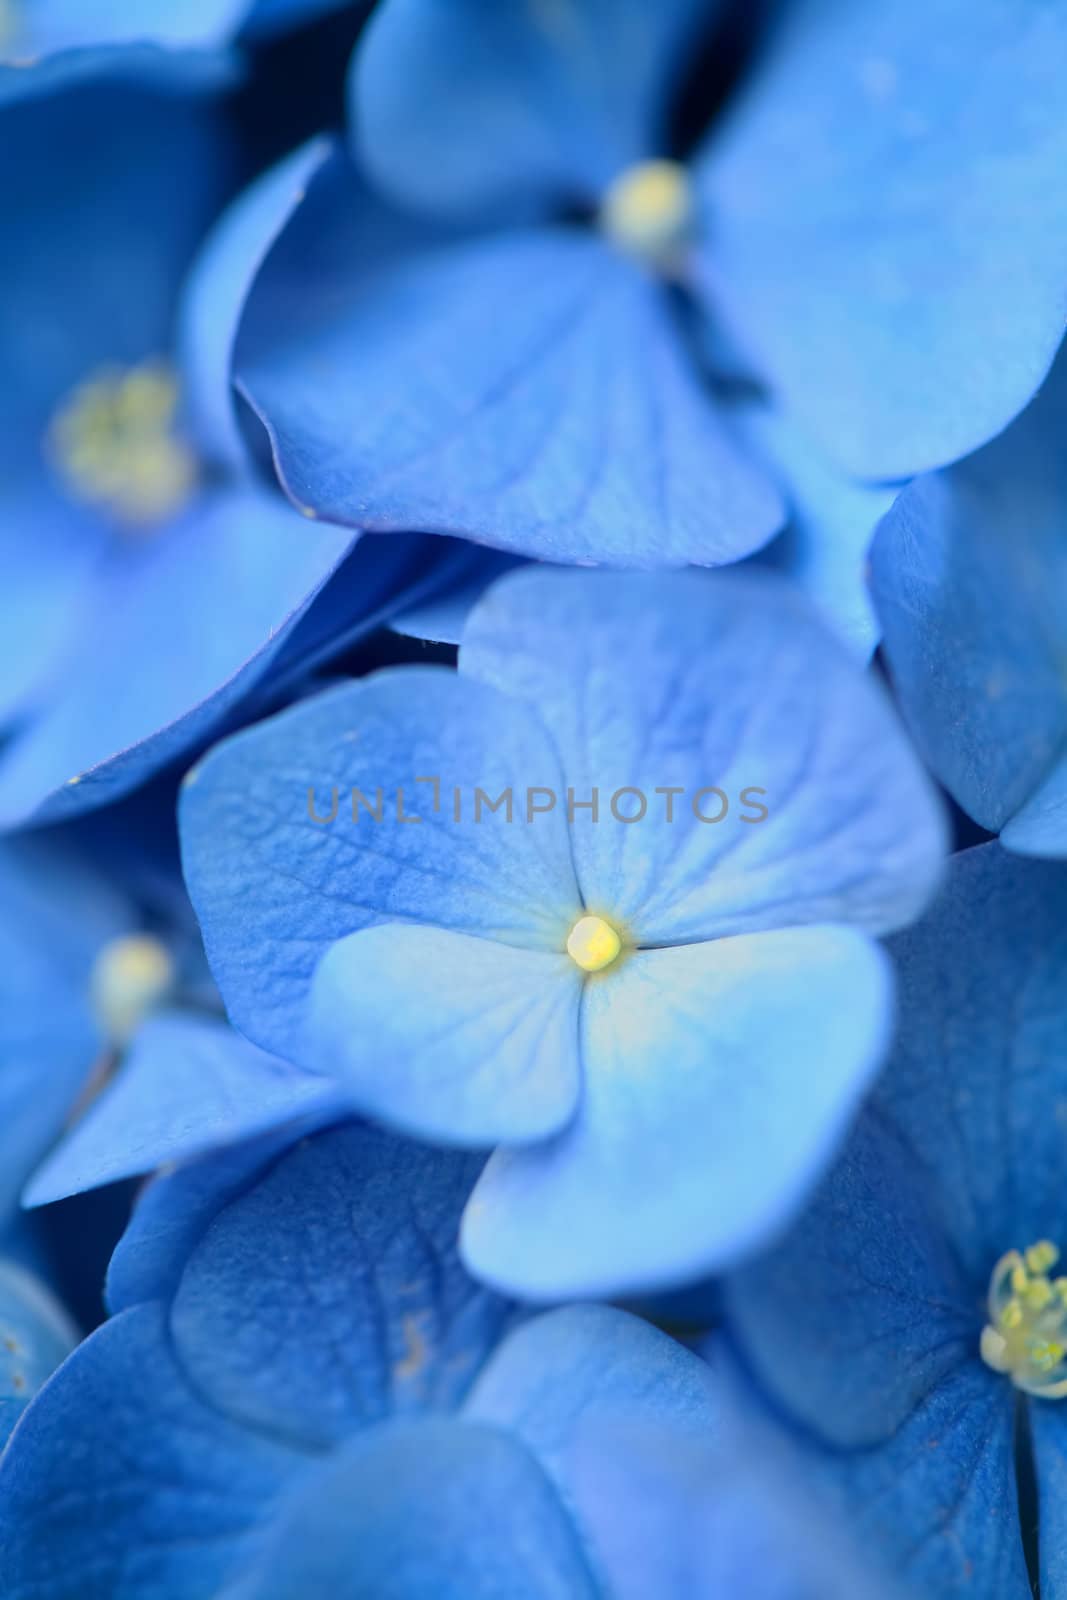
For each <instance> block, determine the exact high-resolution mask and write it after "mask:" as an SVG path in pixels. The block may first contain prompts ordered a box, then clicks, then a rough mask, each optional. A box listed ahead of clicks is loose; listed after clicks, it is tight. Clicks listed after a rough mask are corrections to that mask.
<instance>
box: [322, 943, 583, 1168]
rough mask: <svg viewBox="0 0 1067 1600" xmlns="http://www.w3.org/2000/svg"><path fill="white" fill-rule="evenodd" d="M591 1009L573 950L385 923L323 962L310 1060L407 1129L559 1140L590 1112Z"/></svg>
mask: <svg viewBox="0 0 1067 1600" xmlns="http://www.w3.org/2000/svg"><path fill="white" fill-rule="evenodd" d="M414 989H417V996H418V998H417V1003H414V1004H413V991H414ZM580 998H581V983H580V974H579V972H578V969H577V967H576V966H575V965H574V962H573V961H571V959H570V957H569V956H568V955H567V954H566V952H565V951H563V950H562V949H561V950H560V951H558V952H551V951H542V950H518V949H515V948H514V947H513V946H511V945H505V944H498V943H497V942H496V941H495V940H490V939H474V938H470V937H469V936H468V935H466V934H461V933H451V932H448V931H446V930H444V929H441V928H420V927H410V926H406V925H403V924H400V923H384V924H381V925H379V926H378V927H374V928H364V929H363V930H362V932H360V933H353V934H350V935H349V937H348V938H347V939H339V940H338V942H337V943H336V944H334V945H332V946H331V947H330V949H329V950H328V951H327V952H326V954H325V955H324V956H323V958H322V960H321V962H320V963H319V966H318V969H317V970H316V973H315V978H314V982H313V984H312V987H311V997H310V1005H309V1022H308V1047H307V1059H308V1060H309V1061H310V1062H312V1063H313V1064H314V1066H315V1069H316V1071H319V1072H324V1073H329V1074H330V1075H331V1076H332V1077H334V1078H335V1079H336V1080H337V1081H338V1083H339V1084H341V1085H342V1086H343V1087H344V1090H345V1092H346V1093H347V1094H348V1095H350V1096H351V1099H352V1101H353V1103H354V1104H355V1106H356V1107H357V1108H358V1109H359V1110H360V1111H362V1112H366V1113H367V1114H368V1115H370V1116H374V1117H376V1118H378V1119H379V1120H380V1121H382V1122H385V1123H388V1124H389V1125H390V1126H392V1127H394V1128H397V1129H398V1130H400V1131H401V1132H405V1133H410V1134H413V1135H415V1136H417V1137H419V1138H424V1139H441V1140H444V1141H445V1142H446V1143H449V1144H469V1145H475V1146H477V1145H482V1146H485V1145H490V1144H495V1143H497V1142H498V1141H501V1140H502V1141H504V1142H505V1143H524V1142H529V1141H530V1140H533V1139H540V1138H544V1137H545V1136H546V1135H548V1134H551V1133H556V1132H557V1131H558V1130H559V1129H560V1128H561V1127H563V1126H564V1124H565V1123H566V1122H567V1121H568V1120H569V1119H570V1116H571V1114H572V1113H573V1111H574V1107H575V1105H576V1103H577V1100H578V1091H579V1084H580V1077H581V1063H580V1061H579V1056H578V1007H579V1002H580Z"/></svg>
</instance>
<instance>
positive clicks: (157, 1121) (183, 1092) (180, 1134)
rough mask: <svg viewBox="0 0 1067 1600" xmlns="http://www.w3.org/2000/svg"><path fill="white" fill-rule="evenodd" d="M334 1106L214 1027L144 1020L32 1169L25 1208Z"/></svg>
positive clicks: (318, 1090)
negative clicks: (77, 1116) (116, 1064)
mask: <svg viewBox="0 0 1067 1600" xmlns="http://www.w3.org/2000/svg"><path fill="white" fill-rule="evenodd" d="M343 1109H344V1102H343V1100H342V1098H341V1097H340V1096H339V1095H338V1093H337V1091H336V1089H335V1088H334V1087H333V1085H331V1084H330V1083H328V1082H325V1081H324V1080H323V1079H321V1078H315V1077H312V1076H311V1075H310V1074H308V1073H306V1072H301V1071H300V1070H299V1069H298V1068H296V1067H292V1066H290V1065H289V1063H288V1062H286V1061H283V1060H282V1059H281V1058H280V1057H279V1056H271V1055H268V1054H267V1052H266V1051H265V1050H260V1049H257V1047H256V1046H255V1045H254V1044H249V1043H248V1041H247V1040H246V1039H242V1037H241V1035H240V1034H238V1033H234V1031H233V1029H232V1028H228V1027H227V1026H226V1024H225V1023H223V1022H216V1021H214V1020H210V1019H207V1018H199V1017H191V1016H183V1015H181V1014H178V1013H174V1014H173V1015H163V1016H156V1017H149V1018H148V1019H147V1020H146V1021H145V1022H144V1023H143V1024H142V1025H141V1027H140V1028H139V1029H138V1031H137V1034H136V1036H135V1038H134V1040H133V1042H132V1045H131V1047H130V1049H129V1050H128V1052H127V1053H126V1056H125V1059H124V1060H123V1063H122V1066H121V1068H120V1070H119V1073H118V1075H117V1077H115V1078H114V1079H113V1080H112V1082H111V1083H109V1084H108V1086H107V1088H106V1089H105V1090H104V1091H103V1093H102V1094H100V1095H99V1096H98V1097H97V1098H96V1099H94V1100H93V1102H92V1104H91V1105H90V1107H89V1109H88V1111H87V1112H86V1113H85V1115H84V1116H83V1117H82V1119H81V1121H80V1122H78V1123H77V1124H76V1125H75V1127H74V1129H73V1131H72V1132H71V1133H69V1134H68V1135H67V1137H66V1138H65V1139H64V1140H63V1142H62V1144H61V1145H60V1146H59V1148H58V1149H57V1150H54V1151H53V1152H52V1154H51V1155H50V1156H49V1158H48V1160H47V1161H46V1162H45V1163H44V1165H43V1166H42V1167H40V1168H39V1169H38V1171H37V1173H36V1174H35V1176H34V1179H33V1182H32V1183H31V1184H30V1185H29V1187H28V1188H27V1190H26V1194H25V1203H26V1204H27V1205H31V1206H38V1205H47V1204H49V1203H50V1202H51V1201H53V1200H59V1199H62V1198H63V1197H64V1196H65V1195H71V1194H77V1193H79V1191H81V1190H83V1189H94V1188H97V1187H99V1185H101V1184H104V1183H114V1182H116V1181H117V1180H118V1179H119V1178H133V1177H138V1176H140V1175H142V1174H144V1173H147V1172H151V1171H152V1170H153V1169H154V1168H156V1167H160V1166H163V1165H165V1164H166V1163H168V1162H171V1161H186V1160H188V1159H189V1158H190V1157H191V1156H194V1155H199V1154H201V1153H202V1152H203V1151H205V1150H211V1149H215V1148H217V1147H219V1146H222V1145H225V1144H229V1143H235V1142H237V1141H238V1140H239V1139H245V1138H248V1137H250V1136H251V1135H253V1134H257V1133H260V1132H262V1131H264V1130H265V1129H269V1128H274V1127H276V1126H277V1125H278V1124H280V1123H285V1122H287V1121H289V1120H291V1119H293V1118H297V1117H303V1116H308V1115H322V1114H325V1113H326V1112H327V1111H328V1110H333V1111H334V1112H335V1113H336V1112H341V1111H343Z"/></svg>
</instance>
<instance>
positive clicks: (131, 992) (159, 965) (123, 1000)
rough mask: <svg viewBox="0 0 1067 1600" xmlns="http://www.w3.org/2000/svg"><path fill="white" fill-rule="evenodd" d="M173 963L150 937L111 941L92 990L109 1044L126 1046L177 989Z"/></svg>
mask: <svg viewBox="0 0 1067 1600" xmlns="http://www.w3.org/2000/svg"><path fill="white" fill-rule="evenodd" d="M174 980H175V972H174V962H173V960H172V959H171V956H170V952H169V951H168V950H167V948H166V946H165V945H163V944H161V943H160V941H159V940H158V939H154V938H152V936H151V934H147V933H134V934H128V935H126V936H125V937H123V938H118V939H112V940H110V941H109V943H107V944H106V945H105V946H104V948H103V949H102V950H101V952H100V954H99V955H98V956H97V958H96V962H95V964H94V966H93V970H92V975H91V977H90V980H89V991H90V997H91V999H92V1005H93V1010H94V1012H95V1013H96V1017H97V1020H98V1021H99V1023H100V1025H101V1027H102V1028H103V1030H104V1032H105V1033H106V1035H107V1037H108V1040H109V1042H110V1043H112V1044H115V1045H124V1044H126V1043H127V1041H128V1040H129V1039H130V1037H131V1035H132V1034H133V1033H134V1032H135V1031H136V1029H137V1027H138V1026H139V1024H140V1023H141V1022H142V1021H143V1020H144V1018H145V1017H146V1016H147V1015H148V1013H149V1012H150V1011H152V1010H154V1009H155V1007H156V1006H158V1005H159V1004H160V1002H161V1001H162V1000H164V999H165V998H166V996H167V994H168V993H169V992H170V990H171V989H172V988H173V986H174Z"/></svg>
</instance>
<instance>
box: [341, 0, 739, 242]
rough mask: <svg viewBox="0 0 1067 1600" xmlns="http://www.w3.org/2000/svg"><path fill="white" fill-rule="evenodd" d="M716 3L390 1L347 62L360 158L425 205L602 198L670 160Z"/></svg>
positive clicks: (472, 206) (462, 207) (455, 207)
mask: <svg viewBox="0 0 1067 1600" xmlns="http://www.w3.org/2000/svg"><path fill="white" fill-rule="evenodd" d="M722 3H723V0H656V4H654V5H649V4H648V3H647V0H582V3H581V4H579V5H573V4H570V3H565V4H563V5H558V4H555V3H552V0H550V3H549V4H539V5H503V6H502V5H500V4H499V3H498V0H452V3H451V4H449V5H447V6H444V7H442V6H440V5H438V4H436V3H435V0H389V3H388V4H387V5H384V6H381V7H379V9H378V12H377V14H376V15H375V17H374V19H373V20H372V22H371V24H370V26H369V27H368V29H367V31H366V33H365V34H364V36H363V39H362V40H361V42H360V44H359V46H358V48H357V50H356V53H355V56H354V57H353V63H352V79H351V93H350V105H351V116H352V123H353V127H354V129H355V134H354V138H355V142H356V145H357V147H358V152H359V155H360V157H361V159H362V161H363V162H364V164H365V165H366V166H367V168H368V170H369V171H370V172H371V174H372V175H373V176H374V177H375V178H376V179H378V180H379V181H380V182H381V183H382V185H383V186H384V187H385V188H386V189H387V190H389V191H391V192H392V193H394V194H395V195H396V196H397V198H398V199H401V200H404V201H408V202H410V203H411V204H413V205H415V206H418V207H420V208H423V209H425V210H427V211H440V212H443V213H445V214H449V213H453V214H461V215H462V214H464V213H465V214H467V215H472V214H477V212H478V211H479V210H480V209H482V208H484V207H493V206H496V205H498V204H500V203H501V202H511V201H513V200H514V198H515V196H516V193H518V194H520V195H522V194H524V193H528V194H529V196H530V197H531V199H534V198H536V199H537V200H539V201H541V202H542V203H544V204H548V203H549V202H551V201H552V200H558V199H560V198H563V199H566V198H567V197H568V196H571V197H573V196H574V195H580V196H582V197H584V198H586V199H593V200H596V199H597V198H598V197H599V196H600V194H601V192H602V191H603V190H604V189H605V188H606V187H607V186H608V185H609V184H610V183H611V181H612V179H613V178H615V177H617V176H618V175H619V173H620V172H622V171H623V170H624V169H625V168H626V167H628V166H631V165H633V164H634V163H636V162H639V161H642V160H644V159H646V158H648V157H651V156H658V155H664V154H666V144H667V136H668V127H667V112H668V109H669V105H670V98H671V94H672V91H673V90H674V89H675V88H676V79H677V76H678V73H679V70H680V68H681V66H682V65H683V60H684V54H683V53H684V51H685V49H686V47H691V46H692V45H693V44H694V43H695V42H696V40H697V38H698V36H699V31H700V29H701V27H706V26H707V25H708V23H709V22H710V21H711V20H712V19H713V18H714V16H715V14H716V12H717V11H719V10H720V9H721V8H722Z"/></svg>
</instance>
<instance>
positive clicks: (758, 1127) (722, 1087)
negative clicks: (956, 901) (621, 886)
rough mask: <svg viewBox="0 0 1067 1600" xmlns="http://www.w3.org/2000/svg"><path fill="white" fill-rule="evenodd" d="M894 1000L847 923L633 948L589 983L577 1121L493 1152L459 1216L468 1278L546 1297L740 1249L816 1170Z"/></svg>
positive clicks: (625, 1282) (658, 1280) (689, 1266)
mask: <svg viewBox="0 0 1067 1600" xmlns="http://www.w3.org/2000/svg"><path fill="white" fill-rule="evenodd" d="M768 992H773V994H774V996H775V1004H774V1007H773V1009H771V1008H770V1007H768V1005H767V994H768ZM888 1006H889V996H888V986H887V979H886V974H885V971H884V968H883V965H882V962H881V961H880V959H879V955H878V952H877V951H876V950H875V949H874V947H873V946H870V945H868V944H867V942H866V941H865V940H864V939H862V938H861V937H860V936H859V935H857V934H854V933H852V932H850V931H848V930H845V929H834V928H803V929H794V930H790V931H786V932H782V933H766V934H761V935H758V936H755V937H741V938H736V939H724V940H721V941H718V942H715V943H709V944H697V945H687V946H684V947H681V948H678V949H670V950H650V951H638V952H637V953H636V954H634V955H632V956H631V957H630V958H629V959H628V960H627V961H626V963H625V965H623V966H622V967H621V968H620V969H619V970H618V971H609V972H608V973H606V974H605V975H604V976H603V977H601V978H600V979H599V980H594V981H593V982H592V983H591V984H590V985H589V986H588V988H587V990H586V995H585V999H584V1001H583V1015H582V1026H583V1060H584V1066H585V1079H584V1085H583V1094H582V1100H581V1104H580V1107H579V1110H578V1113H577V1116H576V1117H575V1120H574V1122H573V1124H572V1125H571V1126H570V1127H569V1128H568V1129H567V1130H566V1131H565V1132H564V1133H562V1134H561V1135H559V1136H558V1137H557V1138H556V1139H555V1140H553V1141H550V1142H547V1143H545V1144H543V1145H539V1146H537V1147H535V1148H532V1149H529V1150H506V1151H505V1150H498V1151H497V1152H496V1153H495V1154H494V1155H493V1156H492V1157H491V1158H490V1161H489V1164H488V1166H487V1168H486V1171H485V1174H484V1175H483V1177H482V1179H481V1181H480V1182H479V1185H478V1188H477V1189H476V1191H475V1194H474V1196H473V1197H472V1199H471V1202H470V1205H469V1206H468V1208H467V1211H466V1213H465V1216H464V1223H463V1235H462V1240H463V1252H464V1258H465V1259H466V1261H467V1262H468V1263H469V1265H470V1267H471V1269H472V1271H474V1272H475V1273H477V1275H478V1276H479V1277H483V1278H485V1279H486V1280H487V1281H488V1282H490V1283H496V1284H498V1285H501V1286H504V1287H506V1288H507V1289H509V1290H511V1291H512V1292H518V1293H521V1294H524V1295H528V1296H532V1297H534V1298H540V1299H549V1298H555V1297H562V1296H567V1295H586V1294H598V1295H607V1294H615V1293H618V1292H620V1291H623V1290H635V1289H636V1290H642V1289H650V1288H656V1287H660V1286H664V1285H667V1284H670V1283H672V1282H680V1281H683V1280H685V1279H692V1278H694V1277H696V1276H698V1275H699V1274H700V1273H701V1272H706V1271H710V1270H711V1269H713V1268H715V1267H719V1266H722V1265H723V1264H724V1263H725V1262H727V1261H732V1260H734V1259H736V1257H737V1256H738V1255H739V1254H741V1253H743V1252H744V1251H746V1250H748V1249H751V1248H752V1247H753V1246H754V1245H755V1244H757V1243H759V1242H762V1241H763V1239H765V1238H766V1236H767V1234H768V1233H769V1232H771V1231H772V1230H774V1229H776V1228H778V1227H781V1226H782V1225H783V1224H784V1222H785V1221H786V1219H787V1218H788V1216H789V1215H790V1213H791V1212H792V1211H793V1209H794V1208H795V1207H796V1205H797V1204H798V1203H799V1201H800V1199H801V1198H802V1196H803V1195H805V1194H806V1192H807V1190H808V1189H809V1187H810V1186H811V1184H812V1183H813V1182H814V1180H815V1178H816V1176H817V1175H818V1172H819V1170H820V1168H821V1167H822V1165H823V1163H824V1162H825V1161H826V1160H827V1158H828V1156H829V1154H830V1152H831V1151H832V1149H833V1147H834V1144H835V1143H836V1141H837V1140H838V1138H839V1137H840V1136H841V1134H842V1133H843V1130H844V1125H845V1123H846V1122H847V1119H848V1118H849V1116H850V1115H851V1113H852V1111H853V1110H854V1108H855V1105H856V1103H857V1100H858V1098H859V1096H860V1095H861V1093H862V1092H863V1089H864V1088H865V1087H866V1085H867V1083H868V1081H869V1079H870V1077H871V1074H872V1072H873V1071H874V1070H875V1069H876V1068H877V1066H878V1064H879V1061H880V1057H881V1054H882V1051H883V1050H884V1047H885V1044H886V1035H887V1031H888ZM754 1152H758V1156H756V1155H754Z"/></svg>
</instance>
